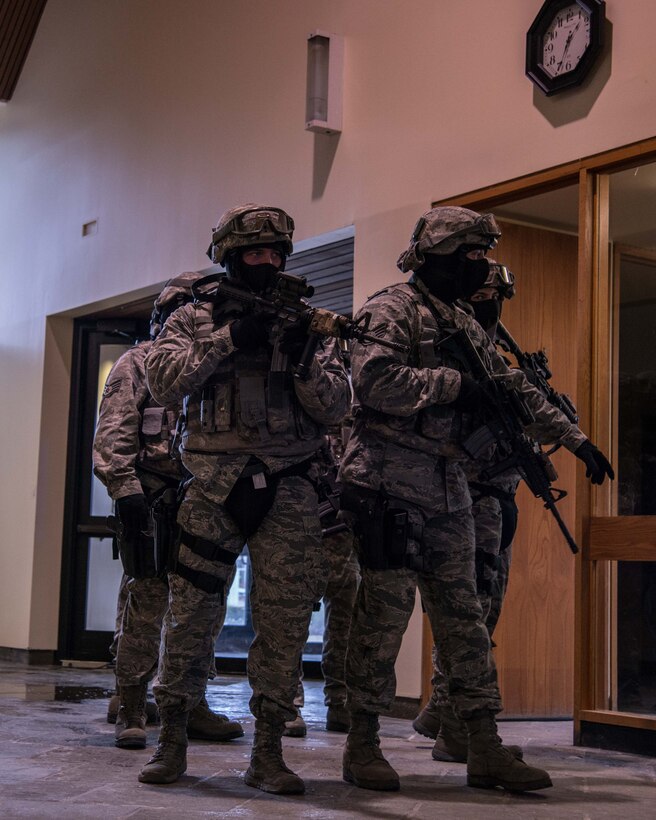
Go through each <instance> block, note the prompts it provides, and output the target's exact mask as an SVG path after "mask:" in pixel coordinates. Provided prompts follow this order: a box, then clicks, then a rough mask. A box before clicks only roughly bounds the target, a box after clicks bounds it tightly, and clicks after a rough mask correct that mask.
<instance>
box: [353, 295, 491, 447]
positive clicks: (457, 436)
mask: <svg viewBox="0 0 656 820" xmlns="http://www.w3.org/2000/svg"><path fill="white" fill-rule="evenodd" d="M389 290H390V289H389V288H386V289H384V290H382V291H380V292H379V293H381V294H382V293H385V292H389ZM393 291H394V293H395V294H399V293H400V294H402V295H403V297H404V298H406V299H407V300H408V301H410V302H412V304H413V306H414V308H415V311H416V315H417V322H416V324H415V326H414V327H413V338H412V340H411V350H410V354H409V364H410V365H411V366H412V367H418V368H420V367H425V368H431V369H434V368H438V367H449V368H452V369H454V370H458V371H462V370H463V366H462V365H461V363H460V362H459V361H458V360H457V359H455V358H453V357H452V356H450V355H449V354H448V353H446V352H445V351H442V350H441V349H440V347H439V342H440V340H441V339H443V338H445V336H446V334H445V333H444V330H443V328H446V327H454V326H455V327H464V328H466V329H468V330H469V329H471V321H470V320H469V317H467V316H466V314H465V313H464V312H462V311H458V310H456V311H454V319H453V321H447V320H446V319H445V320H444V321H443V322H442V321H441V320H440V318H439V315H436V314H437V312H433V311H432V310H431V309H430V308H429V307H428V305H427V304H426V300H425V299H424V297H423V295H422V294H421V293H420V292H419V291H418V290H417V289H416V288H415V287H413V286H412V285H410V284H402V285H395V286H394V287H393ZM376 295H378V294H376ZM480 352H481V354H482V355H483V358H484V359H485V360H486V361H487V354H486V353H485V351H483V350H481V351H480ZM356 417H357V418H358V421H359V420H360V419H362V421H364V424H365V425H366V427H367V429H369V430H372V431H373V432H375V433H377V434H378V435H380V436H381V437H382V438H384V439H387V440H391V441H394V442H395V443H396V444H400V445H402V446H404V447H409V448H411V449H414V450H420V451H422V452H428V453H431V454H432V455H438V456H444V457H445V458H449V459H456V460H458V461H464V460H468V459H469V456H468V455H467V453H466V452H465V451H464V450H463V448H462V446H461V443H462V441H463V440H464V439H465V438H466V437H467V436H468V435H469V434H470V433H472V432H473V430H474V429H475V427H476V426H477V424H476V423H475V421H476V420H475V419H473V417H472V415H471V414H470V413H463V412H462V411H460V410H455V409H454V408H453V406H452V405H451V404H432V405H430V406H429V407H425V408H423V409H421V410H418V411H417V412H416V413H414V414H412V415H411V416H403V417H401V416H392V415H389V414H387V413H381V412H378V411H376V410H372V409H371V408H369V407H366V406H364V405H363V406H360V407H358V409H357V413H356ZM358 421H356V425H357V423H358ZM478 423H480V422H478Z"/></svg>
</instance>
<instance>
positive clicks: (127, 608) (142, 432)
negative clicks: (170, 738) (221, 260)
mask: <svg viewBox="0 0 656 820" xmlns="http://www.w3.org/2000/svg"><path fill="white" fill-rule="evenodd" d="M199 276H200V275H199V274H198V273H194V272H189V273H183V274H181V275H180V276H177V277H175V278H174V279H171V280H170V281H169V282H168V283H167V284H166V286H165V287H164V289H163V290H162V292H161V293H160V295H159V296H158V297H157V299H156V300H155V306H154V310H153V316H152V319H151V326H150V331H151V338H152V339H154V338H155V337H156V336H157V334H158V333H159V331H160V329H161V327H162V324H163V323H164V321H165V320H166V317H167V316H168V315H169V314H170V313H171V312H173V311H174V310H175V309H176V308H177V307H179V306H180V305H182V304H184V303H185V302H188V301H190V300H191V283H192V282H193V281H195V280H196V279H198V278H199ZM151 345H152V341H146V342H141V343H140V344H137V345H135V347H133V348H131V349H130V350H128V351H126V353H124V354H123V355H122V356H121V357H120V358H119V359H118V361H117V362H116V363H115V364H114V366H113V367H112V369H111V371H110V373H109V375H108V377H107V382H106V384H105V388H104V391H103V397H102V401H101V404H100V412H99V417H98V424H97V427H96V433H95V438H94V443H93V464H94V472H95V474H96V475H97V476H98V478H100V480H101V481H102V482H103V483H104V484H105V486H106V487H107V491H108V493H109V495H110V496H111V498H112V499H114V501H115V506H116V512H117V517H118V519H119V527H120V533H119V548H120V553H121V558H122V560H123V564H124V569H125V574H124V576H123V579H122V581H121V586H120V589H119V596H118V605H117V629H116V635H115V641H114V644H113V646H114V648H115V658H116V683H117V690H118V697H119V709H118V714H117V717H116V727H115V735H116V740H115V743H116V745H117V746H119V747H121V748H144V747H145V745H146V731H145V720H146V715H145V708H146V690H147V686H148V682H149V681H150V680H151V679H152V678H153V676H154V674H155V671H156V670H157V662H158V656H159V648H160V633H161V626H162V619H163V617H164V613H165V612H166V609H167V606H168V597H169V590H168V584H167V582H166V579H165V578H162V577H161V576H159V575H158V574H157V573H156V569H155V562H154V550H153V538H152V522H151V517H150V508H151V507H152V504H153V502H154V501H155V500H156V499H157V498H158V497H159V496H160V495H161V493H162V491H164V490H166V489H167V488H169V487H177V485H178V483H179V482H180V479H181V477H182V467H181V464H180V461H179V460H178V459H174V458H172V452H171V444H172V440H173V435H174V431H175V426H176V423H177V417H178V412H179V410H178V408H175V407H173V408H168V409H167V408H164V407H162V406H161V405H160V404H158V403H157V402H156V401H155V400H154V399H153V397H152V396H151V395H150V393H149V391H148V386H147V383H146V373H145V368H144V361H145V358H146V355H147V353H148V351H149V350H150V348H151ZM223 617H225V609H224V611H223ZM188 732H189V736H190V737H196V738H202V739H205V740H227V739H229V738H232V737H238V736H241V735H243V730H242V728H241V726H240V725H239V724H238V723H236V722H234V721H229V720H228V719H227V717H226V716H225V715H215V714H214V713H213V712H212V711H211V710H210V708H209V706H208V705H207V701H206V700H205V698H204V697H203V698H202V699H201V701H200V703H199V705H198V707H197V709H196V712H195V713H194V715H193V716H192V719H191V720H190V722H189V726H188Z"/></svg>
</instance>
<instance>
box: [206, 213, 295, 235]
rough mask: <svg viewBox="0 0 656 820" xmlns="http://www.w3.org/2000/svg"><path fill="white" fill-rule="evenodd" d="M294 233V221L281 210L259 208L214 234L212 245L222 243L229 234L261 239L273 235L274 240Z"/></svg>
mask: <svg viewBox="0 0 656 820" xmlns="http://www.w3.org/2000/svg"><path fill="white" fill-rule="evenodd" d="M293 232H294V220H293V219H292V218H291V216H289V214H287V213H285V211H283V210H282V209H280V208H259V209H256V210H252V211H246V213H243V214H237V215H236V216H234V217H233V218H232V219H231V220H229V221H228V222H226V223H225V224H224V225H221V227H217V228H216V229H215V230H214V232H213V233H212V244H216V243H217V242H220V241H221V239H223V238H224V237H226V236H228V235H229V234H232V235H236V236H243V237H245V238H247V237H250V236H252V237H261V236H262V235H263V234H264V235H266V234H267V233H269V234H271V236H272V238H273V237H276V236H279V235H280V234H283V235H289V236H291V234H292V233H293Z"/></svg>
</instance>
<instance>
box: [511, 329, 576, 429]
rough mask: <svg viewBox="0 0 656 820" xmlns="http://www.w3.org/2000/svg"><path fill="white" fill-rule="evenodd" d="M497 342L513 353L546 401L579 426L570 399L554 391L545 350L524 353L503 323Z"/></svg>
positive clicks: (520, 367) (521, 368) (574, 408)
mask: <svg viewBox="0 0 656 820" xmlns="http://www.w3.org/2000/svg"><path fill="white" fill-rule="evenodd" d="M496 341H497V342H498V344H499V345H500V346H501V347H502V348H503V350H505V351H507V352H508V353H512V355H513V356H514V357H515V358H516V359H517V364H518V365H519V369H520V370H522V371H523V372H524V374H525V375H526V377H527V378H528V380H529V381H530V382H531V384H533V385H534V386H535V387H537V389H538V390H539V391H540V393H542V395H543V396H544V397H545V399H546V400H547V401H548V402H549V403H550V404H553V405H554V407H557V408H558V409H559V410H560V412H561V413H564V414H565V415H566V416H567V418H568V419H569V420H570V421H571V422H572V424H578V420H579V417H578V413H577V412H576V407H575V406H574V403H573V402H572V400H571V399H570V397H569V396H567V395H565V393H559V392H558V391H557V390H554V389H553V387H552V386H551V385H550V384H549V381H550V379H551V375H552V374H551V370H550V369H549V359H548V358H547V354H546V353H545V352H544V350H539V351H538V352H537V353H524V351H523V350H522V349H521V348H520V346H519V345H518V344H517V342H516V341H515V340H514V339H513V337H512V336H511V335H510V332H509V331H508V329H507V328H506V327H504V326H503V325H502V324H501V322H499V324H498V325H497V330H496Z"/></svg>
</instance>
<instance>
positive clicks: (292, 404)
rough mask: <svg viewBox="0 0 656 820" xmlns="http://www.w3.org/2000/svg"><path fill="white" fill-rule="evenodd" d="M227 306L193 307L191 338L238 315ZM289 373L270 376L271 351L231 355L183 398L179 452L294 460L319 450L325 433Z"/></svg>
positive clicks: (204, 335)
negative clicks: (196, 390)
mask: <svg viewBox="0 0 656 820" xmlns="http://www.w3.org/2000/svg"><path fill="white" fill-rule="evenodd" d="M240 311H241V308H240V307H239V306H237V307H236V306H235V303H231V302H230V301H227V302H226V303H225V304H224V305H219V306H215V307H214V312H213V313H212V305H211V303H209V302H206V303H201V304H199V305H197V306H196V331H195V332H196V338H197V339H203V338H207V337H208V336H209V334H211V332H212V330H213V329H214V328H216V327H221V326H222V325H225V324H226V323H227V321H229V319H231V318H234V317H235V316H236V315H239V312H240ZM293 378H294V377H293V375H292V373H291V372H285V373H282V372H275V373H274V372H272V370H271V350H270V348H268V347H266V348H264V347H262V348H258V349H256V350H235V352H234V353H233V354H232V355H230V356H228V357H226V358H225V359H224V360H223V361H221V362H220V363H219V365H218V366H217V368H216V370H215V371H214V373H213V375H212V376H211V378H210V379H208V381H207V382H206V383H205V384H204V386H203V388H202V389H201V390H199V391H198V392H196V393H192V394H191V395H189V396H186V397H185V401H184V410H183V414H184V420H185V422H184V424H185V426H184V432H183V449H184V451H185V453H192V454H193V453H203V454H212V453H215V454H217V455H219V454H221V455H242V454H249V455H255V456H258V455H270V456H278V457H284V458H287V457H289V458H290V459H291V460H297V459H298V458H299V457H303V456H309V455H311V454H312V453H314V452H315V451H316V450H317V449H318V448H319V447H320V445H321V442H322V439H323V435H324V433H325V430H324V428H323V426H322V425H319V424H317V423H316V422H315V421H314V420H313V419H312V418H311V417H310V416H309V415H308V414H307V413H306V412H305V410H304V409H303V406H302V405H301V403H300V402H299V401H298V399H297V398H296V393H295V390H294V383H293Z"/></svg>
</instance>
